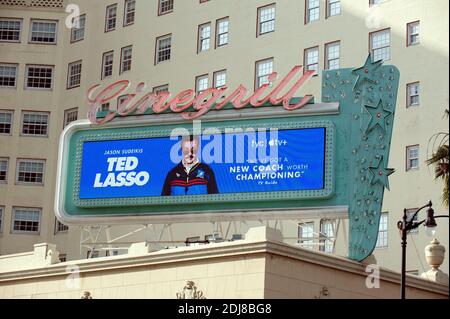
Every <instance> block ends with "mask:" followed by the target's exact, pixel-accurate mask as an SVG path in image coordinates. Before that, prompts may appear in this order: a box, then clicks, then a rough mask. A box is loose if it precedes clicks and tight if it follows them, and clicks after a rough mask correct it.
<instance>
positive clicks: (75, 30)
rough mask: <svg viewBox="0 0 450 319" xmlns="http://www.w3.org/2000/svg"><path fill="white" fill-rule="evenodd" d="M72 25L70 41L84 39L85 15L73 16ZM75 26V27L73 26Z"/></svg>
mask: <svg viewBox="0 0 450 319" xmlns="http://www.w3.org/2000/svg"><path fill="white" fill-rule="evenodd" d="M72 23H73V27H72V30H71V33H70V42H71V43H73V42H77V41H81V40H83V39H84V28H85V26H86V15H85V14H83V15H81V16H79V17H76V18H73V21H72ZM75 26H76V27H75Z"/></svg>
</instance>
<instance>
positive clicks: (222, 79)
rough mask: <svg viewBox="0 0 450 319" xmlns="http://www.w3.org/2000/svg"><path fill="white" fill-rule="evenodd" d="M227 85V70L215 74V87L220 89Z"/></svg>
mask: <svg viewBox="0 0 450 319" xmlns="http://www.w3.org/2000/svg"><path fill="white" fill-rule="evenodd" d="M226 84H227V70H221V71H217V72H214V74H213V86H214V87H215V88H220V87H222V86H225V85H226Z"/></svg>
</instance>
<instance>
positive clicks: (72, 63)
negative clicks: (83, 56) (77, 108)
mask: <svg viewBox="0 0 450 319" xmlns="http://www.w3.org/2000/svg"><path fill="white" fill-rule="evenodd" d="M76 64H80V82H79V83H78V84H75V85H70V82H71V78H72V77H73V76H74V75H72V74H71V73H70V72H71V67H72V66H73V65H76ZM82 71H83V60H78V61H73V62H70V63H69V64H68V65H67V83H66V90H70V89H74V88H77V87H80V86H81V75H82ZM75 76H76V75H75Z"/></svg>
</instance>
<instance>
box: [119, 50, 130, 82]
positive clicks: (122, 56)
mask: <svg viewBox="0 0 450 319" xmlns="http://www.w3.org/2000/svg"><path fill="white" fill-rule="evenodd" d="M127 49H131V58H130V68H129V69H128V70H125V71H124V70H123V64H124V62H125V60H124V51H125V50H127ZM132 65H133V45H132V44H131V45H127V46H125V47H122V48H120V66H119V75H121V74H123V73H125V72H130V71H131V69H132Z"/></svg>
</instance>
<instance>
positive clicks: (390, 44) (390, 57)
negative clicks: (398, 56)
mask: <svg viewBox="0 0 450 319" xmlns="http://www.w3.org/2000/svg"><path fill="white" fill-rule="evenodd" d="M386 31H387V32H388V33H389V46H388V48H389V58H388V59H387V60H382V61H383V62H385V61H390V60H391V59H392V54H391V46H392V41H391V40H392V38H391V28H384V29H380V30H377V31H373V32H369V53H370V54H371V55H372V62H376V61H377V60H375V54H374V53H373V50H374V49H373V47H372V36H373V35H374V34H376V33H381V32H386ZM382 48H385V47H382ZM379 49H381V48H377V49H375V50H379Z"/></svg>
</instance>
